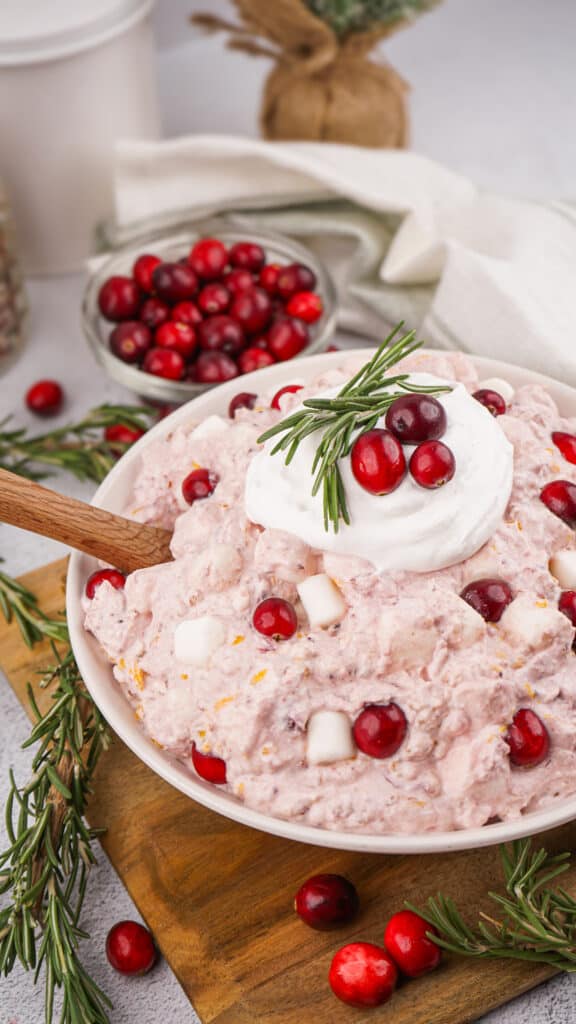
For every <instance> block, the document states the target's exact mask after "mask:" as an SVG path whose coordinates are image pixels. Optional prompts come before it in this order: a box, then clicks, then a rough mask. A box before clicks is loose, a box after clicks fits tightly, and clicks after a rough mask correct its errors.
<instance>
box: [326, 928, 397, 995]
mask: <svg viewBox="0 0 576 1024" xmlns="http://www.w3.org/2000/svg"><path fill="white" fill-rule="evenodd" d="M397 980H398V971H397V970H396V966H395V964H394V962H393V960H392V959H391V957H390V956H389V955H388V953H387V952H386V950H384V949H381V948H380V946H375V945H374V943H373V942H350V943H349V944H348V945H347V946H342V948H341V949H339V950H338V952H337V953H336V954H335V956H334V957H333V960H332V963H331V964H330V972H329V974H328V981H329V982H330V988H331V989H332V991H333V993H334V995H335V996H338V999H341V1000H342V1002H343V1003H347V1004H348V1006H355V1007H357V1008H358V1009H364V1008H365V1007H367V1006H381V1005H382V1003H385V1002H387V1000H388V999H390V996H391V995H392V993H393V992H394V989H395V988H396V982H397Z"/></svg>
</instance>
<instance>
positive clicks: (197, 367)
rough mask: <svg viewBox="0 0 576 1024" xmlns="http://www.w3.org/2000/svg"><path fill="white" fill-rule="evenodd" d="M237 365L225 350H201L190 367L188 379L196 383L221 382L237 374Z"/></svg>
mask: <svg viewBox="0 0 576 1024" xmlns="http://www.w3.org/2000/svg"><path fill="white" fill-rule="evenodd" d="M238 372H239V371H238V367H237V366H236V363H235V362H234V360H233V359H231V358H230V356H228V355H226V353H225V352H201V353H200V355H199V356H198V358H197V360H196V362H195V363H194V364H193V365H192V366H191V368H190V379H191V380H193V381H196V382H197V383H198V384H222V383H223V382H224V381H225V380H232V379H233V377H237V376H238Z"/></svg>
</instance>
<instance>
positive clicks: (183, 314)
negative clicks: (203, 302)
mask: <svg viewBox="0 0 576 1024" xmlns="http://www.w3.org/2000/svg"><path fill="white" fill-rule="evenodd" d="M170 319H171V320H174V323H177V324H190V326H191V327H196V326H197V324H200V323H202V313H201V312H200V310H199V309H198V306H197V305H196V304H195V303H194V302H191V301H190V299H184V301H183V302H177V303H176V305H175V306H173V307H172V312H171V313H170Z"/></svg>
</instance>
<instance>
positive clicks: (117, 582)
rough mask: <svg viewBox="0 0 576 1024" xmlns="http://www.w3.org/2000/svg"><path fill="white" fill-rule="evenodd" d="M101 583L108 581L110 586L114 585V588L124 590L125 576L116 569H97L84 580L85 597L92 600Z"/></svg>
mask: <svg viewBox="0 0 576 1024" xmlns="http://www.w3.org/2000/svg"><path fill="white" fill-rule="evenodd" d="M102 583H109V584H110V586H112V587H114V590H124V587H125V586H126V577H125V575H124V573H122V572H119V571H118V569H97V570H96V572H93V573H92V575H91V576H89V577H88V579H87V581H86V597H88V598H89V599H90V600H92V598H93V597H94V594H95V593H96V591H97V589H98V587H99V586H100V584H102Z"/></svg>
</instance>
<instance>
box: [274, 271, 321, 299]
mask: <svg viewBox="0 0 576 1024" xmlns="http://www.w3.org/2000/svg"><path fill="white" fill-rule="evenodd" d="M315 287H316V274H315V273H314V271H313V270H310V267H306V266H304V264H303V263H289V264H288V266H286V267H282V268H281V270H280V273H279V274H278V278H277V280H276V291H277V293H278V295H280V297H281V298H282V299H284V300H285V301H287V300H288V299H291V298H292V296H293V295H296V293H297V292H311V291H314V288H315Z"/></svg>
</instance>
